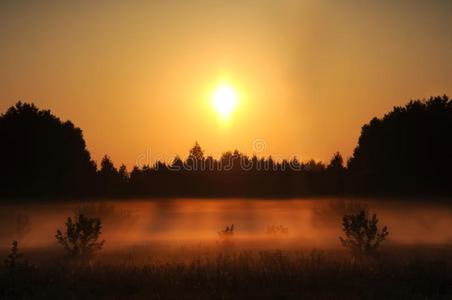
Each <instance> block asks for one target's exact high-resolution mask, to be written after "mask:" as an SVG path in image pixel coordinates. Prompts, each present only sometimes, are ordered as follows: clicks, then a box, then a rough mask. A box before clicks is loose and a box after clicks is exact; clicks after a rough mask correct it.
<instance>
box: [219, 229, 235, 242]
mask: <svg viewBox="0 0 452 300" xmlns="http://www.w3.org/2000/svg"><path fill="white" fill-rule="evenodd" d="M218 236H219V237H220V242H221V244H222V245H223V246H231V245H232V244H233V241H232V239H233V237H234V224H232V225H231V226H226V228H225V229H223V230H220V231H218Z"/></svg>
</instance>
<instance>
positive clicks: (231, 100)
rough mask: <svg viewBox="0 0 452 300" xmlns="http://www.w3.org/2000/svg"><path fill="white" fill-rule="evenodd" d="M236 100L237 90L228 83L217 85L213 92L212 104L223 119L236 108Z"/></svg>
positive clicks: (227, 117)
mask: <svg viewBox="0 0 452 300" xmlns="http://www.w3.org/2000/svg"><path fill="white" fill-rule="evenodd" d="M237 101H238V96H237V92H236V91H235V90H234V88H232V87H231V86H229V85H226V84H223V85H220V86H219V87H217V88H216V89H215V91H214V93H213V97H212V104H213V107H214V109H215V111H216V112H217V113H218V114H219V115H220V117H221V118H223V119H229V118H230V116H231V115H232V113H233V112H234V110H235V109H236V106H237Z"/></svg>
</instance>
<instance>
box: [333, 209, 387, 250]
mask: <svg viewBox="0 0 452 300" xmlns="http://www.w3.org/2000/svg"><path fill="white" fill-rule="evenodd" d="M377 225H378V219H377V215H376V214H373V215H372V218H369V213H368V212H367V211H366V210H361V211H359V212H357V213H354V214H349V215H345V216H344V217H343V219H342V230H343V231H344V233H345V238H342V237H340V238H339V239H340V241H341V243H342V245H343V246H344V247H345V248H347V249H349V250H350V251H351V253H352V255H353V256H355V257H362V256H367V255H373V254H375V253H376V251H377V249H378V247H379V246H380V243H381V242H383V241H384V240H385V239H386V237H387V236H388V234H389V232H388V229H387V227H386V226H385V227H383V229H381V230H379V228H378V226H377Z"/></svg>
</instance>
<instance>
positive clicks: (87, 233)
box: [55, 214, 105, 257]
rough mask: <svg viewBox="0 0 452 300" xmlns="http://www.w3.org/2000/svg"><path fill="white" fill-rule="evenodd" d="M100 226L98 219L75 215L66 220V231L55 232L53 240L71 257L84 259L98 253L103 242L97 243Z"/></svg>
mask: <svg viewBox="0 0 452 300" xmlns="http://www.w3.org/2000/svg"><path fill="white" fill-rule="evenodd" d="M101 229H102V224H101V221H100V219H98V218H89V217H86V216H85V215H83V214H77V215H76V216H75V220H74V221H73V220H72V218H71V217H68V218H67V222H66V231H65V232H62V231H61V230H59V229H58V230H57V233H56V235H55V238H56V239H57V241H58V243H59V244H61V245H62V246H63V247H64V249H65V250H66V252H67V254H68V255H69V256H72V257H86V256H89V255H91V254H93V253H95V252H97V251H100V250H101V249H102V247H103V245H104V242H105V241H100V242H99V241H98V240H99V236H100V234H101Z"/></svg>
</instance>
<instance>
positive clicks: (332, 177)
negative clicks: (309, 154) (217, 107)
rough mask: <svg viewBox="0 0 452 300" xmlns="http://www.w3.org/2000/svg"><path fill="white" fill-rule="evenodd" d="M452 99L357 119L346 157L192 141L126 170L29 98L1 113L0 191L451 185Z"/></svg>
mask: <svg viewBox="0 0 452 300" xmlns="http://www.w3.org/2000/svg"><path fill="white" fill-rule="evenodd" d="M451 133H452V100H451V99H449V98H448V97H447V96H440V97H431V98H429V99H427V100H412V101H410V102H409V103H408V104H406V105H405V106H403V107H394V108H393V110H392V111H391V112H389V113H387V114H386V115H385V116H384V117H383V118H374V119H372V120H371V121H370V122H369V123H368V124H365V125H364V126H363V127H362V130H361V135H360V137H359V140H358V145H357V146H356V148H355V150H354V152H353V155H352V157H351V158H350V159H349V160H348V161H347V162H344V159H343V157H342V156H341V154H340V153H335V154H334V155H333V156H332V158H331V160H330V161H329V162H328V163H323V162H320V161H315V160H309V161H307V162H301V161H299V160H298V159H297V158H292V159H287V160H282V161H276V160H274V159H273V158H272V157H257V156H248V155H246V154H244V153H241V152H239V151H238V150H234V151H228V152H225V153H223V155H222V156H221V157H220V158H219V159H216V158H213V157H211V156H207V155H205V153H204V151H203V149H202V148H201V146H200V145H199V144H198V143H195V145H194V146H193V147H192V148H191V149H190V151H189V153H188V155H187V157H186V158H181V157H175V158H174V160H173V161H172V162H169V163H168V162H163V161H157V162H155V163H154V164H153V165H144V166H135V167H134V168H133V169H132V170H130V171H129V170H127V168H126V167H125V166H124V165H121V166H119V167H117V166H115V165H114V164H113V162H112V160H111V159H110V158H109V157H108V156H105V157H104V158H103V159H102V161H101V162H100V164H99V166H97V165H96V163H95V162H94V161H93V160H92V158H91V156H90V154H89V152H88V150H87V149H86V144H85V141H84V139H83V134H82V131H81V129H80V128H78V127H76V126H74V124H73V123H72V122H70V121H65V122H63V121H61V120H60V119H59V118H57V117H56V116H54V115H53V114H52V113H51V112H50V111H49V110H41V109H39V108H37V107H36V106H35V105H34V104H32V103H21V102H19V103H17V104H16V105H14V106H12V107H10V108H9V109H8V110H7V111H6V112H5V113H4V114H2V115H1V116H0V139H1V141H2V143H1V147H0V166H1V167H2V172H0V195H1V196H3V197H39V196H42V197H44V196H68V197H71V196H123V197H128V196H179V197H183V196H184V197H189V196H199V197H203V196H205V197H219V196H221V197H232V196H242V197H295V196H303V195H325V194H358V193H359V194H383V195H394V194H451V192H452V187H451V186H452V185H450V182H452V180H451V179H452V175H451V174H452V173H451V171H452V139H451Z"/></svg>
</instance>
